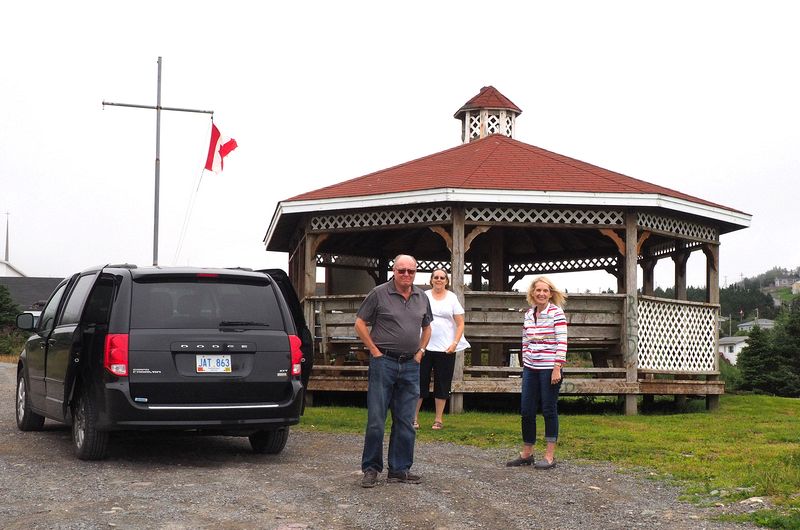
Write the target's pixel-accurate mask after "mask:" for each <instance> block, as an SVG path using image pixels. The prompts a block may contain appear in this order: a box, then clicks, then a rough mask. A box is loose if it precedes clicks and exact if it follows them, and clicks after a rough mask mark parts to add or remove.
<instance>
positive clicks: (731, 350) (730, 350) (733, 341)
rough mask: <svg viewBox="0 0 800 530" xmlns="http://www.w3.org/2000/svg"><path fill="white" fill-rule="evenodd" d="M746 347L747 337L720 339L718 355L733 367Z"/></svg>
mask: <svg viewBox="0 0 800 530" xmlns="http://www.w3.org/2000/svg"><path fill="white" fill-rule="evenodd" d="M745 346H747V337H722V338H721V339H719V354H720V355H722V356H723V357H725V359H727V360H728V362H729V363H731V364H733V365H735V364H736V360H737V359H738V358H739V353H740V352H741V351H742V350H743V349H744V347H745Z"/></svg>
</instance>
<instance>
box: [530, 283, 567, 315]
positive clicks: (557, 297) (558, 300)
mask: <svg viewBox="0 0 800 530" xmlns="http://www.w3.org/2000/svg"><path fill="white" fill-rule="evenodd" d="M539 282H542V283H543V284H545V285H547V286H548V287H549V288H550V294H551V295H552V297H551V298H550V301H551V302H552V303H553V304H554V305H557V306H558V307H560V308H561V309H564V304H565V303H566V301H567V295H566V293H564V291H562V290H561V289H559V288H558V287H556V286H555V284H554V283H553V281H552V280H551V279H550V278H548V277H547V276H537V277H536V278H534V279H533V281H532V282H531V284H530V285H529V286H528V296H527V299H528V303H529V304H530V305H531V306H533V305H535V304H536V300H534V298H533V290H534V289H535V287H536V284H537V283H539Z"/></svg>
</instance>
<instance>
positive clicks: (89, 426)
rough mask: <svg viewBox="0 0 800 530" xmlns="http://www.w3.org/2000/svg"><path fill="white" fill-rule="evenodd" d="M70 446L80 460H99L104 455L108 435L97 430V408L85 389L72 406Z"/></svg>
mask: <svg viewBox="0 0 800 530" xmlns="http://www.w3.org/2000/svg"><path fill="white" fill-rule="evenodd" d="M72 444H73V446H74V447H75V456H77V457H78V458H80V459H81V460H100V459H102V458H103V457H104V456H105V454H106V447H107V446H108V433H107V432H104V431H98V430H97V406H96V405H95V403H94V401H92V398H91V396H90V395H89V392H88V391H87V390H86V389H83V390H81V391H80V392H79V393H78V399H77V400H76V401H75V403H73V405H72Z"/></svg>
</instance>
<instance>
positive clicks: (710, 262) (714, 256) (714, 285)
mask: <svg viewBox="0 0 800 530" xmlns="http://www.w3.org/2000/svg"><path fill="white" fill-rule="evenodd" d="M703 253H704V254H705V255H706V301H707V302H708V303H709V304H719V243H705V244H704V245H703ZM717 316H719V315H717ZM714 333H715V335H716V340H715V341H714V342H715V344H716V348H715V350H716V351H719V328H718V327H716V326H715V327H714ZM714 370H715V371H718V370H719V355H717V356H715V361H714ZM709 377H711V376H709ZM714 377H715V378H717V377H719V376H714ZM718 408H719V395H716V394H714V395H706V409H708V410H717V409H718Z"/></svg>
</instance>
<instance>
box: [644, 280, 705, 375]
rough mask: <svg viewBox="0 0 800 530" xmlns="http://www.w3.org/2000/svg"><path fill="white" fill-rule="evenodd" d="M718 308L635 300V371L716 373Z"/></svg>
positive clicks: (684, 303)
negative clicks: (636, 313) (636, 348)
mask: <svg viewBox="0 0 800 530" xmlns="http://www.w3.org/2000/svg"><path fill="white" fill-rule="evenodd" d="M718 314H719V306H716V305H712V304H700V303H697V302H684V301H678V300H664V299H655V298H650V297H644V296H640V297H639V318H638V322H639V347H638V350H639V368H640V369H646V370H668V371H670V372H707V371H716V370H717V317H718Z"/></svg>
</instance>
